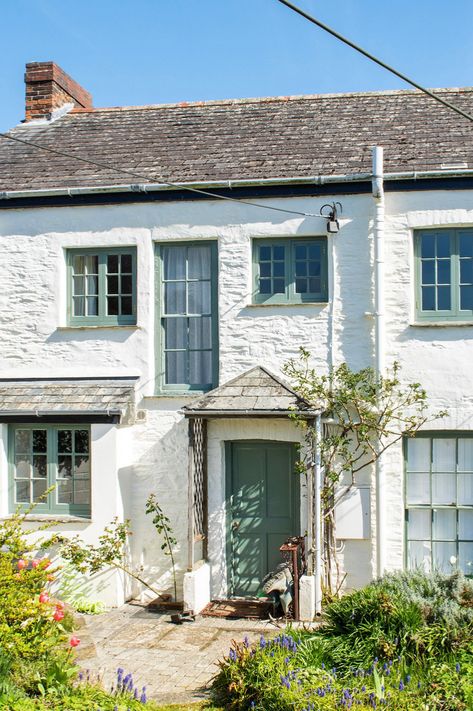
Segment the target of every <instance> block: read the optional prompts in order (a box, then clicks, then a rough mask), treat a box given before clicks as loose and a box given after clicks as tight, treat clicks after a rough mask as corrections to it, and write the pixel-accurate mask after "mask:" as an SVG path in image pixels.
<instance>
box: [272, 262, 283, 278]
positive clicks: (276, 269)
mask: <svg viewBox="0 0 473 711" xmlns="http://www.w3.org/2000/svg"><path fill="white" fill-rule="evenodd" d="M284 273H285V265H284V262H274V264H273V276H275V277H283V276H284Z"/></svg>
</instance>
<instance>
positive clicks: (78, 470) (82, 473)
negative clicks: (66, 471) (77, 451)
mask: <svg viewBox="0 0 473 711" xmlns="http://www.w3.org/2000/svg"><path fill="white" fill-rule="evenodd" d="M89 477H90V470H89V457H88V456H86V455H83V454H82V455H81V456H76V457H74V478H75V479H88V478H89Z"/></svg>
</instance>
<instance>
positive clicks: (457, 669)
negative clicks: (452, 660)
mask: <svg viewBox="0 0 473 711" xmlns="http://www.w3.org/2000/svg"><path fill="white" fill-rule="evenodd" d="M455 671H456V672H457V674H458V672H459V671H460V664H459V663H458V662H457V663H456V664H455Z"/></svg>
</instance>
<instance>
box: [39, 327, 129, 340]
mask: <svg viewBox="0 0 473 711" xmlns="http://www.w3.org/2000/svg"><path fill="white" fill-rule="evenodd" d="M136 332H137V328H136V327H135V326H133V327H131V328H126V327H125V328H124V327H123V326H120V327H119V328H116V329H115V328H112V329H111V328H97V327H94V328H93V329H89V328H84V329H78V328H71V329H69V328H58V329H56V330H55V331H53V332H52V333H51V334H50V335H49V336H48V337H47V338H46V343H84V342H86V341H91V342H93V343H96V342H97V341H104V342H105V343H106V344H109V343H110V342H111V341H112V342H113V343H125V342H126V341H128V340H129V339H130V338H131V337H132V336H134V335H135V333H136Z"/></svg>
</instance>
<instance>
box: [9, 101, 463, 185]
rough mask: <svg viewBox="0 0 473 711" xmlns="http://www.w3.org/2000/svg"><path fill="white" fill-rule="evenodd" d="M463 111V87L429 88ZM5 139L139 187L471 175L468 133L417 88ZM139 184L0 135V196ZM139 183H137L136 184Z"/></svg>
mask: <svg viewBox="0 0 473 711" xmlns="http://www.w3.org/2000/svg"><path fill="white" fill-rule="evenodd" d="M435 91H437V92H438V93H439V94H441V95H442V96H443V97H444V98H445V99H447V100H449V101H451V102H452V103H455V104H457V105H458V106H459V107H461V108H463V109H465V110H467V111H469V112H470V113H472V112H473V88H464V89H438V90H435ZM10 133H11V135H12V136H16V137H19V138H23V139H25V140H29V141H36V142H38V143H40V144H43V145H45V146H51V147H54V148H56V149H58V150H61V151H67V152H72V153H77V154H78V155H81V156H83V157H85V158H87V157H88V158H92V159H95V160H98V161H103V162H106V163H108V164H111V165H112V166H117V167H121V168H126V169H128V170H132V171H137V172H139V173H140V174H143V175H144V176H149V181H150V182H162V181H166V180H170V181H172V182H201V181H224V180H244V179H247V180H252V179H261V178H283V177H293V178H297V177H313V176H318V175H333V174H353V173H359V172H368V173H369V172H370V171H371V154H370V148H371V146H372V145H380V146H384V147H385V170H386V172H387V173H392V172H400V171H420V170H432V169H440V168H441V166H442V164H445V163H448V164H450V163H457V162H460V163H463V162H464V163H466V164H467V167H469V168H473V126H472V125H471V123H469V122H468V121H467V120H466V119H464V118H462V117H460V116H458V115H457V114H455V113H454V112H453V111H451V110H449V109H447V108H445V107H443V106H442V105H440V104H438V103H437V102H435V101H434V100H433V99H431V98H429V97H427V96H426V95H424V94H422V93H421V92H418V91H387V92H374V93H353V94H326V95H314V96H294V97H276V98H267V99H242V100H233V101H232V100H229V101H210V102H205V103H202V102H200V103H190V104H168V105H161V106H159V105H158V106H144V107H125V108H112V109H93V110H84V109H76V110H73V111H72V112H71V113H69V114H66V115H65V116H63V117H61V118H58V119H57V120H55V121H53V122H50V123H49V124H48V125H47V124H45V123H39V122H38V123H34V122H30V123H28V124H23V125H20V126H18V127H16V128H14V129H13V130H12V131H11V132H10ZM134 182H140V180H135V179H134V178H132V177H127V176H126V175H123V174H120V173H117V172H116V171H114V170H108V169H103V168H95V167H94V166H90V165H85V164H82V163H79V162H77V161H74V160H73V159H70V158H64V157H61V156H55V155H53V154H51V153H46V152H43V151H41V150H38V149H35V148H31V147H29V146H24V145H21V144H18V143H13V142H10V141H8V140H5V139H1V138H0V191H9V190H27V189H40V188H55V187H56V188H64V187H74V186H75V187H77V186H83V187H85V186H100V185H118V184H129V183H134ZM141 182H144V181H141Z"/></svg>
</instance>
